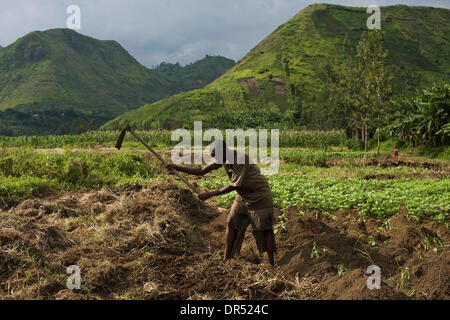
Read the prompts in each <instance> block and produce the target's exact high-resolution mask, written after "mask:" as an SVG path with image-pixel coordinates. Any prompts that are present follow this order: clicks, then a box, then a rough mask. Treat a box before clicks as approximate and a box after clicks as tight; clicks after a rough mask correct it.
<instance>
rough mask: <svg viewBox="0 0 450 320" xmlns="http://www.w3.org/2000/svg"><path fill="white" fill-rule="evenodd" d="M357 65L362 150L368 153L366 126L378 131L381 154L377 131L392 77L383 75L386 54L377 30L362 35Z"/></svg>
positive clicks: (383, 113) (383, 115)
mask: <svg viewBox="0 0 450 320" xmlns="http://www.w3.org/2000/svg"><path fill="white" fill-rule="evenodd" d="M356 51H357V54H356V65H357V70H358V71H359V74H360V75H361V81H362V83H361V85H360V86H359V96H360V99H361V105H360V107H361V110H360V111H361V122H362V125H363V128H364V150H365V151H367V138H368V125H372V126H374V127H376V128H377V130H376V131H377V135H378V146H377V153H379V151H380V127H381V126H382V124H383V122H384V119H385V116H386V110H387V108H388V105H389V103H390V99H391V96H392V86H391V80H392V77H391V76H390V74H389V73H388V72H387V71H386V68H385V65H384V63H385V61H386V57H387V51H385V50H384V49H383V39H382V35H381V32H380V31H379V30H371V31H369V32H367V33H364V34H363V36H362V38H361V40H360V41H359V44H358V46H357V48H356Z"/></svg>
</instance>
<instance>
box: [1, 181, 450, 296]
mask: <svg viewBox="0 0 450 320" xmlns="http://www.w3.org/2000/svg"><path fill="white" fill-rule="evenodd" d="M226 217H227V210H224V209H214V207H213V206H210V205H208V204H205V203H203V202H201V201H199V200H198V199H197V198H195V197H194V196H193V195H192V194H191V193H190V192H189V191H187V190H183V189H180V188H179V187H177V186H176V185H175V183H174V181H173V180H169V181H166V182H162V183H161V182H160V183H154V184H151V185H148V186H140V185H129V186H123V187H119V188H115V189H110V190H101V191H96V192H89V193H73V192H72V193H71V192H65V193H63V194H57V195H52V196H49V197H48V198H45V199H33V200H27V201H24V202H22V203H21V204H20V205H18V206H17V207H15V208H12V209H10V210H9V211H2V212H0V298H3V299H129V298H134V299H411V298H419V299H448V298H449V286H448V284H449V283H450V274H449V272H450V271H449V270H450V268H449V262H450V257H449V250H448V241H449V231H448V229H447V228H446V227H445V226H443V225H441V224H438V223H436V222H432V221H418V220H417V219H414V218H413V217H409V216H407V215H406V214H403V213H402V214H399V215H398V216H395V217H392V218H391V219H390V220H376V219H373V218H369V217H362V216H360V215H358V214H357V212H353V211H341V212H337V213H335V214H333V215H323V214H321V213H320V212H318V211H311V210H305V209H304V208H299V207H292V208H289V209H286V210H283V212H280V211H278V210H277V211H276V217H277V234H276V238H277V245H278V253H277V259H276V261H277V266H276V267H275V268H271V267H270V266H269V265H268V264H266V257H264V259H263V260H262V261H261V258H260V257H259V255H258V251H257V249H256V245H255V243H254V240H253V237H252V235H251V230H249V231H248V232H247V234H246V240H245V242H244V245H243V248H242V253H241V257H239V258H236V259H233V260H229V261H223V249H224V248H223V238H224V233H225V225H226ZM261 262H262V263H261ZM70 265H77V266H79V268H80V270H81V283H82V285H81V290H74V291H71V290H68V289H67V288H66V281H67V278H68V275H67V274H66V268H67V267H68V266H70ZM370 265H377V266H379V267H380V269H381V290H369V289H368V288H367V285H366V281H367V278H368V275H366V273H365V272H366V270H367V267H368V266H370Z"/></svg>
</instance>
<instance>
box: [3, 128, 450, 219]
mask: <svg viewBox="0 0 450 320" xmlns="http://www.w3.org/2000/svg"><path fill="white" fill-rule="evenodd" d="M140 134H141V135H142V136H143V137H144V139H145V140H146V141H148V143H149V144H150V145H153V146H155V147H157V148H158V150H159V151H161V152H162V153H163V154H164V156H165V157H166V158H167V159H168V158H169V157H170V152H169V151H170V148H171V146H173V145H174V144H175V142H173V141H171V132H169V131H152V132H141V133H140ZM117 136H118V132H91V133H88V134H84V135H80V136H53V137H52V136H46V137H14V138H6V137H2V138H1V139H0V146H1V147H2V149H0V197H1V198H0V199H1V202H2V203H3V204H5V205H12V204H15V203H18V202H20V201H21V200H23V199H26V198H29V197H33V196H39V195H40V194H42V193H44V192H46V191H48V190H52V189H53V190H57V189H70V190H78V189H81V190H85V189H88V190H90V189H94V190H95V189H101V188H108V187H114V186H118V185H124V184H133V183H139V184H146V183H149V182H150V181H152V180H155V179H164V178H165V177H167V173H166V171H165V170H164V168H163V167H161V165H160V164H159V163H158V162H157V160H156V159H155V158H153V157H152V156H151V155H150V153H148V152H146V151H144V150H143V148H142V146H141V147H139V148H138V147H137V146H138V144H137V142H136V141H135V139H134V138H133V137H132V136H131V135H128V136H127V138H126V140H125V143H124V149H123V151H121V152H119V151H117V150H115V149H112V148H113V146H114V144H115V141H116V138H117ZM351 144H352V142H349V141H348V140H347V139H346V138H345V135H343V134H342V133H340V132H333V131H331V132H311V131H286V132H281V134H280V145H281V149H280V160H281V165H280V168H279V172H278V174H275V175H271V176H269V182H270V185H271V187H272V191H273V194H274V201H275V205H276V207H278V208H281V209H282V208H287V207H290V206H301V207H305V208H315V209H319V210H320V211H322V212H323V213H326V214H330V213H332V212H335V211H337V210H340V209H356V210H358V212H359V213H360V214H361V215H374V216H379V217H389V216H392V215H394V214H396V213H398V212H399V211H400V210H401V209H404V210H406V211H407V212H408V213H410V214H415V215H418V216H429V217H431V218H432V219H435V220H438V221H440V222H443V223H446V222H447V221H448V214H449V211H450V191H449V190H450V181H449V179H448V174H449V171H448V164H449V162H448V160H435V161H434V162H431V163H432V164H434V166H432V167H430V168H428V166H427V164H426V163H425V164H423V163H421V162H420V161H419V162H414V161H416V160H415V159H414V157H413V156H412V155H410V154H409V155H408V156H407V159H409V160H408V161H410V162H406V163H405V164H404V165H400V166H395V165H394V164H392V163H391V164H389V161H390V160H389V159H390V156H389V154H387V153H382V154H380V155H379V156H377V154H376V152H374V151H369V152H363V151H358V150H355V149H354V150H352V149H349V148H348V147H347V146H348V145H351ZM55 148H56V149H55ZM269 148H270V147H269ZM333 149H334V150H333ZM269 150H270V149H269ZM446 152H447V151H446ZM374 159H379V161H380V162H381V163H382V162H383V161H387V162H388V164H389V165H388V166H386V167H382V166H379V165H373V162H374V161H373V160H374ZM410 164H414V165H410ZM379 177H381V178H382V179H378V178H379ZM383 177H387V179H383ZM437 177H438V178H437ZM226 184H227V177H226V175H225V174H224V172H221V171H218V172H215V173H212V174H210V175H209V176H208V177H207V178H206V179H204V180H202V181H201V182H200V186H201V187H202V188H203V189H204V190H209V189H215V188H218V187H219V186H224V185H226ZM233 198H234V193H231V194H228V195H226V196H222V197H219V198H218V203H219V204H220V205H221V206H223V207H229V206H230V204H231V200H232V199H233Z"/></svg>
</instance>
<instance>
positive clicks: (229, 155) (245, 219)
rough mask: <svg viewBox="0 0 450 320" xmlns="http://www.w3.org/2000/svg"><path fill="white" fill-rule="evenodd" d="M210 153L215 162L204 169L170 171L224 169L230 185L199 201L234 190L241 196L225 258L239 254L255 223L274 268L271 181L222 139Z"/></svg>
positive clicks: (233, 213)
mask: <svg viewBox="0 0 450 320" xmlns="http://www.w3.org/2000/svg"><path fill="white" fill-rule="evenodd" d="M210 152H211V157H213V158H214V160H215V161H214V162H213V163H211V164H209V165H207V166H205V167H203V168H187V167H181V166H177V165H175V164H168V165H167V168H168V169H173V170H178V171H181V172H185V173H188V174H192V175H197V176H203V175H205V174H207V173H208V172H211V171H213V170H217V169H219V168H221V167H222V166H223V167H224V169H225V171H226V172H227V174H228V177H229V179H230V184H229V185H228V186H226V187H223V188H220V189H219V190H216V191H211V192H207V193H203V194H201V195H199V198H200V199H202V200H207V199H209V198H211V197H216V196H219V195H222V194H226V193H229V192H232V191H234V190H236V192H237V193H238V195H237V197H236V199H235V200H234V203H233V206H232V207H231V210H230V213H229V215H228V222H227V223H228V225H227V232H226V241H225V259H229V258H231V257H233V256H235V255H239V253H240V250H241V246H242V242H243V240H244V235H245V230H246V229H247V227H248V225H249V224H251V225H252V229H253V230H252V231H253V236H254V237H255V240H256V244H257V246H258V250H259V253H260V254H261V255H262V254H263V253H264V252H267V254H268V256H269V262H270V264H271V265H272V266H273V265H274V264H275V263H274V252H275V251H276V248H275V236H274V232H273V221H274V219H273V200H272V192H271V190H270V186H269V182H268V181H267V179H266V178H265V177H264V176H263V175H262V174H261V172H260V170H259V168H258V167H257V165H256V164H253V163H251V162H250V159H249V157H248V155H247V154H245V153H244V154H241V153H239V152H237V151H234V150H231V149H228V148H227V146H226V145H225V142H223V141H222V140H216V141H214V142H213V143H212V144H211V146H210Z"/></svg>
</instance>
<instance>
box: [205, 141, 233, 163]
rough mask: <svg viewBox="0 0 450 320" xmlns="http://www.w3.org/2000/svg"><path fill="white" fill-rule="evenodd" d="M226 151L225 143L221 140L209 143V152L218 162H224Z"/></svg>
mask: <svg viewBox="0 0 450 320" xmlns="http://www.w3.org/2000/svg"><path fill="white" fill-rule="evenodd" d="M227 151H228V148H227V145H226V144H225V141H223V140H220V139H217V140H214V142H213V143H211V144H210V145H209V152H210V153H211V157H213V158H214V159H216V161H217V162H218V163H221V162H223V163H225V161H226V159H227Z"/></svg>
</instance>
